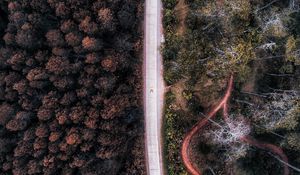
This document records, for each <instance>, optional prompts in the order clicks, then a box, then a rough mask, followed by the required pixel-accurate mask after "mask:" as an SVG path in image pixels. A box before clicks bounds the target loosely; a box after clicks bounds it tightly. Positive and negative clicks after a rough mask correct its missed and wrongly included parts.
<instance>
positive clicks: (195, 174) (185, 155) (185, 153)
mask: <svg viewBox="0 0 300 175" xmlns="http://www.w3.org/2000/svg"><path fill="white" fill-rule="evenodd" d="M232 89H233V76H231V77H230V80H229V83H228V87H227V90H226V93H225V95H224V97H223V98H222V99H221V101H220V102H219V103H218V104H217V105H216V106H215V107H214V108H213V109H212V110H211V111H210V112H209V113H208V114H207V115H206V118H204V119H202V120H200V121H199V122H198V123H197V124H196V125H194V126H193V128H192V129H191V130H190V132H188V133H187V135H186V136H185V138H184V140H183V144H182V148H181V156H182V160H183V163H184V165H185V166H186V168H187V170H188V172H189V173H190V174H192V175H202V173H201V170H199V169H198V168H197V166H195V165H194V164H193V162H192V161H191V160H190V156H189V153H190V152H189V149H188V148H189V146H190V143H191V140H192V138H193V136H194V135H195V134H196V133H198V132H199V130H200V129H201V128H202V127H204V126H205V125H207V124H208V122H209V119H211V118H213V117H214V116H215V114H216V113H217V112H218V111H219V110H220V109H221V108H223V118H224V120H225V121H227V120H228V100H229V98H230V95H231V92H232ZM240 140H241V141H243V142H245V143H247V144H249V145H252V146H255V147H258V148H260V149H265V150H269V151H271V152H273V153H274V154H276V155H278V156H279V157H280V158H281V160H283V161H284V162H287V163H288V158H287V156H286V155H285V154H284V152H283V150H282V149H281V148H280V147H278V146H275V145H272V144H269V143H263V142H260V141H257V140H255V139H254V138H252V137H250V136H244V137H241V138H240ZM288 174H289V168H288V166H287V165H284V175H288Z"/></svg>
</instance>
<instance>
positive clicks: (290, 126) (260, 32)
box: [162, 0, 300, 175]
mask: <svg viewBox="0 0 300 175" xmlns="http://www.w3.org/2000/svg"><path fill="white" fill-rule="evenodd" d="M163 5H164V17H163V25H164V36H165V42H164V45H163V48H162V55H163V58H164V79H165V81H166V84H167V89H168V92H167V94H166V105H165V114H164V155H165V156H164V157H165V162H166V170H167V174H169V175H186V174H188V171H187V169H186V167H185V166H184V164H183V160H182V155H181V148H182V143H183V140H184V138H185V136H186V135H187V133H189V131H190V130H191V128H192V127H193V126H194V125H195V124H196V123H197V122H198V121H201V120H206V119H207V113H208V112H209V111H211V109H215V108H214V107H215V106H216V105H217V104H218V102H219V101H220V100H221V99H222V98H223V96H224V94H225V90H226V88H227V86H228V81H229V78H230V76H231V75H233V77H234V80H233V82H234V84H233V91H232V93H231V97H230V98H229V99H228V107H227V108H228V111H225V112H223V113H227V114H228V118H227V120H226V121H224V119H223V118H224V116H223V115H222V112H219V113H217V115H216V116H215V118H213V119H210V120H209V123H208V125H206V126H205V127H203V128H202V129H201V130H200V131H199V132H198V133H196V134H195V135H194V137H193V139H192V141H191V144H190V147H189V155H190V159H191V161H192V162H193V164H194V165H195V167H196V169H198V171H200V172H202V173H203V175H214V174H217V175H229V174H235V175H275V174H276V175H280V174H283V173H286V170H285V168H286V167H288V169H289V174H291V175H296V174H298V175H299V174H300V172H299V168H300V159H299V157H300V147H299V145H300V123H299V122H300V96H299V90H300V86H299V85H300V54H299V53H300V1H299V0H163ZM227 108H226V109H227ZM248 136H251V138H253V139H255V140H256V141H257V142H256V141H255V142H254V141H253V142H248V143H245V142H242V141H241V138H244V137H248ZM251 143H252V144H251ZM253 143H257V144H253ZM258 143H259V144H258ZM262 143H264V145H268V146H269V147H272V148H273V150H279V149H280V150H282V151H283V152H282V155H283V154H284V155H286V157H287V159H288V162H287V161H284V160H283V159H282V158H281V157H279V156H278V155H277V154H274V151H273V152H272V151H271V150H269V149H262V148H263V146H261V145H263V144H262ZM278 152H280V151H278Z"/></svg>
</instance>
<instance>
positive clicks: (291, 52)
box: [285, 36, 300, 65]
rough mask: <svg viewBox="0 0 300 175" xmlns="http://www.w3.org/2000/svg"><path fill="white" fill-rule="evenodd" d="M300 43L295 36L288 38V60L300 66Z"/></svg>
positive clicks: (286, 51) (286, 46)
mask: <svg viewBox="0 0 300 175" xmlns="http://www.w3.org/2000/svg"><path fill="white" fill-rule="evenodd" d="M299 48H300V41H299V40H298V39H295V38H294V37H293V36H290V37H288V39H287V42H286V45H285V54H286V60H287V61H290V62H293V63H294V64H295V65H300V50H299Z"/></svg>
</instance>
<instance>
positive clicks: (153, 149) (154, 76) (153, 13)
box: [144, 0, 164, 175]
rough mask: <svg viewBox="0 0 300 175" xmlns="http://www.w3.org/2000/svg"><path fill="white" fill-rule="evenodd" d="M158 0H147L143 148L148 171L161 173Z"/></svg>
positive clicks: (162, 87)
mask: <svg viewBox="0 0 300 175" xmlns="http://www.w3.org/2000/svg"><path fill="white" fill-rule="evenodd" d="M161 7H162V5H161V2H160V0H146V5H145V20H144V21H145V24H144V25H145V26H144V27H145V37H144V109H145V144H146V145H145V148H146V149H145V151H146V164H147V174H148V175H162V174H163V165H162V162H163V161H162V144H161V120H162V107H163V103H164V102H163V92H164V84H163V78H162V59H161V56H160V52H159V49H160V43H161V41H162V38H163V37H162V30H161V29H162V27H161V10H162V9H161Z"/></svg>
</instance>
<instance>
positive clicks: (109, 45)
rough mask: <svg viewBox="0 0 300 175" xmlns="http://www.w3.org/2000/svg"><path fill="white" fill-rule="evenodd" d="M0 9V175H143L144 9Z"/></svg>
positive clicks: (20, 5) (41, 0)
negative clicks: (142, 23) (142, 74)
mask: <svg viewBox="0 0 300 175" xmlns="http://www.w3.org/2000/svg"><path fill="white" fill-rule="evenodd" d="M0 7H1V8H0V35H1V39H0V148H1V149H0V174H5V175H9V174H14V175H25V174H26V175H27V174H30V175H31V174H45V175H47V174H48V175H50V174H51V175H57V174H64V175H67V174H88V175H96V174H102V175H103V174H109V175H126V174H128V175H141V174H145V167H144V153H143V145H144V144H143V135H142V133H143V112H142V104H141V101H142V100H141V94H142V83H141V81H142V80H141V78H142V77H141V68H142V66H141V65H142V64H141V62H142V59H141V57H140V53H141V51H142V45H141V44H140V43H142V41H141V40H142V33H141V31H142V30H141V29H140V24H141V20H142V19H143V14H142V11H143V10H142V9H143V5H142V2H140V1H136V0H114V1H109V0H107V1H103V0H93V1H83V0H65V1H61V0H20V1H14V0H5V1H0Z"/></svg>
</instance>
